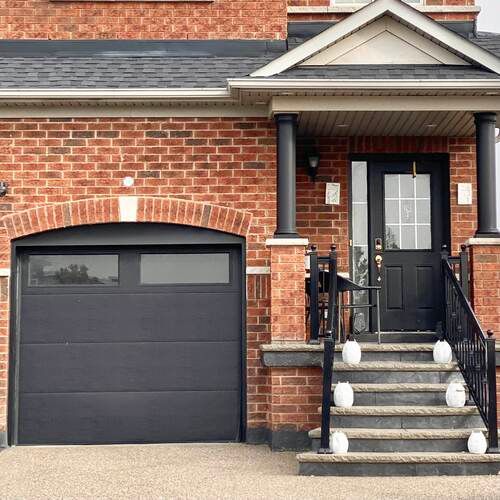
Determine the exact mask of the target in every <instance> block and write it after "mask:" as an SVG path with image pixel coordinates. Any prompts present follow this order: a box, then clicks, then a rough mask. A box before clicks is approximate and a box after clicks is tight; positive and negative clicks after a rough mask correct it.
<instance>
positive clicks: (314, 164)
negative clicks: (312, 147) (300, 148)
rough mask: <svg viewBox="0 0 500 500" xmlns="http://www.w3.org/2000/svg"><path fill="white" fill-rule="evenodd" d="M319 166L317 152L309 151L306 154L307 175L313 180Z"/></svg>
mask: <svg viewBox="0 0 500 500" xmlns="http://www.w3.org/2000/svg"><path fill="white" fill-rule="evenodd" d="M318 168H319V153H317V152H316V151H314V152H310V153H309V154H308V155H307V175H308V176H309V177H310V179H311V180H312V181H313V182H314V181H315V180H316V175H317V173H318Z"/></svg>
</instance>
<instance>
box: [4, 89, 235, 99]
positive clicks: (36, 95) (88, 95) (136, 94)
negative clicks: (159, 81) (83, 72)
mask: <svg viewBox="0 0 500 500" xmlns="http://www.w3.org/2000/svg"><path fill="white" fill-rule="evenodd" d="M230 97H231V94H230V92H229V91H228V89H223V88H206V89H189V88H179V89H50V88H49V89H29V88H27V89H0V99H3V100H10V99H13V100H19V99H64V100H72V99H107V100H137V99H140V100H156V99H173V100H175V99H180V100H211V99H215V100H218V99H228V98H230Z"/></svg>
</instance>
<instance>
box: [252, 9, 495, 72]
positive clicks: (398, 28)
mask: <svg viewBox="0 0 500 500" xmlns="http://www.w3.org/2000/svg"><path fill="white" fill-rule="evenodd" d="M377 33H378V34H377ZM372 35H373V36H372ZM389 45H390V50H389V51H388V50H387V49H386V47H387V46H389ZM388 52H390V53H388ZM374 56H375V57H377V59H378V60H373V57H374ZM370 58H371V59H370ZM408 58H409V59H408ZM360 61H368V63H369V64H405V63H406V64H454V65H466V64H470V63H472V64H474V65H479V66H482V67H484V68H487V69H489V70H492V71H494V72H495V73H499V74H500V58H498V57H496V56H495V55H494V54H492V53H491V52H488V51H487V50H485V49H483V48H482V47H479V46H478V45H476V44H474V43H472V42H470V41H469V40H467V39H465V38H463V37H462V36H460V35H458V34H456V33H454V32H452V31H451V30H449V29H447V28H446V27H444V26H442V25H441V24H439V23H438V22H436V21H434V20H433V19H431V18H430V17H427V16H426V15H425V14H422V13H420V12H418V11H417V10H416V9H414V8H413V7H411V6H410V5H408V4H406V3H404V2H402V1H401V0H376V1H375V2H373V3H371V4H369V5H367V6H366V7H364V8H363V9H361V10H359V11H357V12H356V13H354V14H352V15H351V16H350V17H348V18H346V19H345V20H343V21H341V22H339V23H338V24H336V25H334V26H332V27H331V28H328V29H326V30H325V31H323V32H322V33H320V34H319V35H317V36H315V37H314V38H311V39H310V40H308V41H307V42H304V43H303V44H302V45H300V46H298V47H296V48H295V49H293V50H291V51H289V52H287V53H286V54H284V55H282V56H280V57H278V58H277V59H275V60H274V61H272V62H270V63H269V64H267V65H265V66H263V67H262V68H260V69H258V70H257V71H255V72H253V73H252V74H251V76H252V77H268V76H274V75H277V74H279V73H281V72H283V71H285V70H287V69H289V68H292V67H296V66H301V65H304V66H307V65H315V66H317V65H328V64H366V62H365V63H363V62H360Z"/></svg>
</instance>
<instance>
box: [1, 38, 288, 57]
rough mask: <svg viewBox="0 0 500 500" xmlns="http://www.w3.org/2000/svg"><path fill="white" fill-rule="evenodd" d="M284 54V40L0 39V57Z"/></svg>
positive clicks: (248, 55) (249, 55)
mask: <svg viewBox="0 0 500 500" xmlns="http://www.w3.org/2000/svg"><path fill="white" fill-rule="evenodd" d="M285 51H286V41H284V40H0V56H1V57H47V56H52V57H54V56H57V57H70V56H82V57H83V56H86V57H88V56H109V57H119V56H169V57H173V56H182V57H187V56H192V57H210V56H216V57H251V56H255V57H257V56H262V55H266V54H276V57H278V55H279V54H280V53H282V52H285Z"/></svg>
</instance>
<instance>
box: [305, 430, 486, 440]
mask: <svg viewBox="0 0 500 500" xmlns="http://www.w3.org/2000/svg"><path fill="white" fill-rule="evenodd" d="M334 431H339V432H343V433H344V434H346V436H347V437H348V438H349V439H408V440H412V439H468V437H469V436H470V434H471V432H472V431H482V432H484V433H485V434H486V433H487V430H486V428H484V427H483V428H475V429H473V428H471V429H372V428H366V429H365V428H355V427H346V428H331V429H330V432H334ZM309 437H310V438H311V439H318V438H320V437H321V427H317V428H316V429H312V430H311V431H309Z"/></svg>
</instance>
